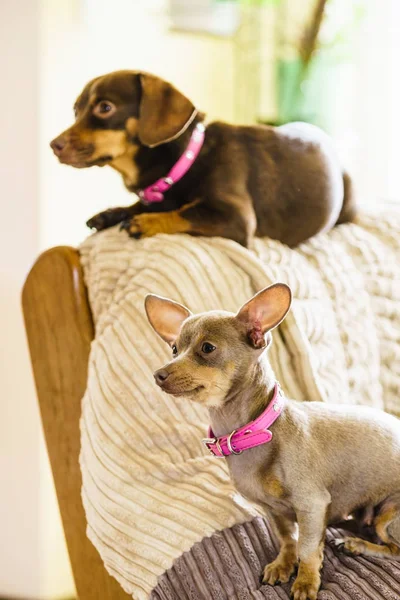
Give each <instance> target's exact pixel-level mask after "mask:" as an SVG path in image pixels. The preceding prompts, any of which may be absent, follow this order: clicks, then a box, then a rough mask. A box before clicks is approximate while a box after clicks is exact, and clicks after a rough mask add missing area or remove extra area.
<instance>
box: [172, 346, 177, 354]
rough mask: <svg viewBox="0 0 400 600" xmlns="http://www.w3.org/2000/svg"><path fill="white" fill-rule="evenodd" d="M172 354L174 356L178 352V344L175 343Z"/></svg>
mask: <svg viewBox="0 0 400 600" xmlns="http://www.w3.org/2000/svg"><path fill="white" fill-rule="evenodd" d="M172 354H173V355H174V356H176V355H177V354H178V348H177V347H176V345H175V344H174V345H173V346H172Z"/></svg>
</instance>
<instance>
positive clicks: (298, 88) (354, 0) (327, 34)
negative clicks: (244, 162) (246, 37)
mask: <svg viewBox="0 0 400 600" xmlns="http://www.w3.org/2000/svg"><path fill="white" fill-rule="evenodd" d="M214 2H215V3H222V2H230V3H231V4H232V2H236V3H237V4H238V5H241V6H242V7H249V6H252V7H258V8H260V9H262V8H264V7H268V8H269V9H270V8H271V9H272V10H274V11H275V17H276V18H275V31H274V32H273V34H272V35H271V32H269V35H267V36H265V34H264V35H263V32H261V34H260V39H261V44H263V43H265V44H271V43H273V44H274V45H275V70H276V81H277V106H278V114H277V117H276V122H277V123H286V122H288V121H292V120H307V121H310V122H314V123H315V124H318V125H322V126H324V121H326V120H327V114H328V113H329V110H330V109H329V106H328V104H329V98H328V95H329V92H328V88H329V85H328V84H329V82H330V81H331V80H332V78H333V79H334V78H335V73H337V71H338V68H339V67H340V65H342V64H344V63H346V62H348V61H349V60H350V59H351V55H352V51H353V44H354V34H355V32H356V30H357V27H358V26H359V25H360V23H361V21H362V19H363V17H364V15H365V13H366V0H214ZM255 35H256V33H255Z"/></svg>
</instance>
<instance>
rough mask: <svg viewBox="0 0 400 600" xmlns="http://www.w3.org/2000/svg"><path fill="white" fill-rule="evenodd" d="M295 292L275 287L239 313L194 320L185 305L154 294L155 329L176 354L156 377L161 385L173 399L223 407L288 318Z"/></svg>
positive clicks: (150, 307)
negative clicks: (186, 398) (181, 397)
mask: <svg viewBox="0 0 400 600" xmlns="http://www.w3.org/2000/svg"><path fill="white" fill-rule="evenodd" d="M290 304H291V291H290V288H289V287H288V286H287V285H285V284H283V283H276V284H274V285H271V286H269V287H267V288H265V289H264V290H262V291H261V292H259V293H258V294H256V295H255V296H254V297H253V298H252V299H251V300H249V301H248V302H246V304H244V305H243V306H242V308H241V309H240V310H239V312H238V313H237V314H233V313H229V312H225V311H211V312H207V313H201V314H198V315H192V313H191V312H190V311H189V310H188V309H187V308H186V307H185V306H182V304H178V303H177V302H173V301H172V300H168V299H167V298H161V297H160V296H155V295H152V294H150V295H149V296H147V297H146V300H145V308H146V312H147V317H148V319H149V321H150V324H151V325H152V327H153V329H154V330H155V331H156V332H157V333H158V335H159V336H160V337H161V338H162V339H163V340H164V341H165V342H167V344H169V346H170V347H171V350H172V360H171V361H170V362H168V363H167V364H166V365H164V367H162V368H161V369H158V371H156V372H155V373H154V377H155V380H156V383H157V385H159V386H160V387H161V389H162V390H164V392H167V393H168V394H173V395H174V396H184V397H188V398H190V399H192V400H194V401H197V402H200V403H202V404H204V405H205V406H207V407H221V406H222V405H223V404H224V403H225V402H226V401H227V400H229V397H230V394H231V392H232V391H235V390H236V389H237V388H238V386H239V387H242V386H243V385H246V381H248V378H249V377H251V373H252V372H254V366H255V364H256V363H257V361H258V360H259V358H260V355H261V354H262V352H264V350H266V349H267V348H268V346H269V344H270V343H271V339H272V338H271V333H270V331H271V329H274V327H276V326H277V325H279V323H281V321H282V320H283V319H284V318H285V316H286V314H287V312H288V311H289V308H290Z"/></svg>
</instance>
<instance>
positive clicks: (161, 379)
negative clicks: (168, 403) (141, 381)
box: [154, 369, 169, 387]
mask: <svg viewBox="0 0 400 600" xmlns="http://www.w3.org/2000/svg"><path fill="white" fill-rule="evenodd" d="M168 377H169V373H168V371H167V369H158V371H156V372H155V373H154V379H155V380H156V383H157V385H159V386H160V387H162V386H163V384H164V383H165V381H166V380H167V379H168Z"/></svg>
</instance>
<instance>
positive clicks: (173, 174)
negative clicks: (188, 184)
mask: <svg viewBox="0 0 400 600" xmlns="http://www.w3.org/2000/svg"><path fill="white" fill-rule="evenodd" d="M205 130H206V128H205V126H204V125H203V123H197V125H196V127H195V128H194V129H193V133H192V135H191V138H190V140H189V143H188V145H187V147H186V150H185V152H184V153H183V154H182V155H181V156H180V158H179V159H178V160H177V162H176V163H175V164H174V166H173V167H172V169H171V170H170V172H169V173H168V175H167V176H166V177H162V178H161V179H157V181H156V182H155V183H153V184H152V185H149V186H148V187H146V188H144V189H143V190H139V191H138V196H139V198H140V200H141V201H142V202H143V204H153V203H154V202H162V201H163V200H164V193H165V192H167V191H168V190H169V189H170V188H171V187H172V186H173V185H174V183H177V182H178V181H179V180H180V179H182V177H183V176H184V175H186V173H187V172H188V171H189V169H190V167H191V166H192V164H193V163H194V161H195V160H196V158H197V157H198V155H199V153H200V150H201V148H202V146H203V143H204V138H205Z"/></svg>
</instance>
